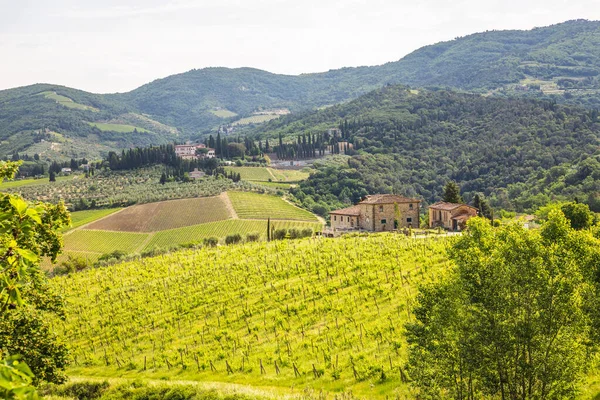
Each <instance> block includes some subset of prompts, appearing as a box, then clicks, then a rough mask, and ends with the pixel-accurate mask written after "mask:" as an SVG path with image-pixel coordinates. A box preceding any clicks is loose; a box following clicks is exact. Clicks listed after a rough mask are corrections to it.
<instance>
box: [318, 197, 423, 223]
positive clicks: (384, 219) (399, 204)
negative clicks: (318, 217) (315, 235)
mask: <svg viewBox="0 0 600 400" xmlns="http://www.w3.org/2000/svg"><path fill="white" fill-rule="evenodd" d="M420 203H421V200H417V199H411V198H408V197H404V196H398V195H394V194H376V195H372V196H366V197H365V198H364V199H363V200H362V201H361V202H360V203H358V204H357V205H355V206H352V207H348V208H344V209H341V210H335V211H332V212H330V213H329V214H330V219H331V228H332V229H333V231H334V232H335V231H347V230H365V231H369V232H384V231H392V230H394V229H398V228H406V227H412V228H418V227H419V205H420Z"/></svg>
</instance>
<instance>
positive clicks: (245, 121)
mask: <svg viewBox="0 0 600 400" xmlns="http://www.w3.org/2000/svg"><path fill="white" fill-rule="evenodd" d="M277 118H279V115H276V114H269V115H252V116H251V117H246V118H240V119H238V120H237V121H234V122H233V123H232V124H231V125H250V124H261V123H263V122H267V121H270V120H272V119H277Z"/></svg>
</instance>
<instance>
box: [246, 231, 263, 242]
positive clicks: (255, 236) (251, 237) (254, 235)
mask: <svg viewBox="0 0 600 400" xmlns="http://www.w3.org/2000/svg"><path fill="white" fill-rule="evenodd" d="M259 239H260V233H258V232H251V233H249V234H247V235H246V242H258V240H259Z"/></svg>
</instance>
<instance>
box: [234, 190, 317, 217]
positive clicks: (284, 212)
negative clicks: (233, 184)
mask: <svg viewBox="0 0 600 400" xmlns="http://www.w3.org/2000/svg"><path fill="white" fill-rule="evenodd" d="M228 196H229V198H230V199H231V202H232V203H233V207H234V208H235V211H236V212H237V214H238V216H239V217H240V218H247V219H267V218H271V219H286V220H296V221H317V218H316V217H315V216H314V215H313V214H311V213H310V212H308V211H306V210H303V209H301V208H298V207H296V206H294V205H292V204H289V203H287V202H285V201H284V200H283V199H281V198H280V197H276V196H271V195H266V194H258V193H251V192H228Z"/></svg>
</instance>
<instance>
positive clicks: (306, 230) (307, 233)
mask: <svg viewBox="0 0 600 400" xmlns="http://www.w3.org/2000/svg"><path fill="white" fill-rule="evenodd" d="M313 233H314V232H313V230H312V229H310V228H304V229H302V232H301V237H305V238H306V237H312V235H313Z"/></svg>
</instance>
